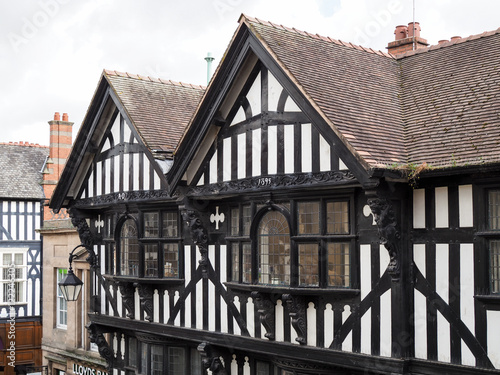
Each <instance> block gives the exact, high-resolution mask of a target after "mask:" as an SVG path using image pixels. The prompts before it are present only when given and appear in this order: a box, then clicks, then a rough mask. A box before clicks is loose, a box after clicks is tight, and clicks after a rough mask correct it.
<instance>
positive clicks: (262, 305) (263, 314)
mask: <svg viewBox="0 0 500 375" xmlns="http://www.w3.org/2000/svg"><path fill="white" fill-rule="evenodd" d="M251 295H252V298H253V300H254V303H255V306H257V312H258V313H259V319H260V323H261V324H262V325H263V326H264V328H265V329H266V334H265V335H264V336H265V337H267V338H268V339H269V340H271V341H273V340H275V338H276V335H275V332H276V321H275V315H276V314H275V312H274V307H275V305H274V302H273V301H271V299H270V298H269V297H268V296H266V295H263V294H262V293H259V292H252V294H251Z"/></svg>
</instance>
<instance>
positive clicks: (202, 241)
mask: <svg viewBox="0 0 500 375" xmlns="http://www.w3.org/2000/svg"><path fill="white" fill-rule="evenodd" d="M182 218H183V220H184V221H185V222H186V223H187V225H188V227H189V230H190V231H191V237H192V239H193V242H194V244H195V245H196V246H198V250H199V251H200V254H201V260H200V261H199V264H200V266H201V271H202V275H203V278H208V264H209V261H208V235H207V230H206V229H205V227H204V226H203V223H202V222H201V220H200V218H199V216H198V214H197V213H196V211H194V210H189V209H188V210H185V211H183V212H182Z"/></svg>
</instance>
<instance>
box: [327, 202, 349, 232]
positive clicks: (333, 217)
mask: <svg viewBox="0 0 500 375" xmlns="http://www.w3.org/2000/svg"><path fill="white" fill-rule="evenodd" d="M326 215H327V217H326V222H327V228H326V231H327V233H330V234H348V233H349V204H348V202H328V203H327V205H326Z"/></svg>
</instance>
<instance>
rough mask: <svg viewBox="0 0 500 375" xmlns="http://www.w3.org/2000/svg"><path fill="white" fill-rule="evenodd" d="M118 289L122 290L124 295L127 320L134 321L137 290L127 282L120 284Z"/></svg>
mask: <svg viewBox="0 0 500 375" xmlns="http://www.w3.org/2000/svg"><path fill="white" fill-rule="evenodd" d="M118 288H120V293H121V295H122V301H123V305H124V306H125V309H126V310H127V314H126V316H127V318H130V319H134V318H135V301H134V295H135V288H134V285H133V284H132V283H127V282H121V281H119V282H118Z"/></svg>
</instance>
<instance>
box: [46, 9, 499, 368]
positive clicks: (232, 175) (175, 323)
mask: <svg viewBox="0 0 500 375" xmlns="http://www.w3.org/2000/svg"><path fill="white" fill-rule="evenodd" d="M499 52H500V34H499V33H498V32H491V33H485V34H483V35H480V36H476V37H470V38H466V39H461V40H459V41H453V42H449V43H446V44H443V45H440V46H437V47H431V48H422V49H419V50H417V51H412V52H407V53H405V54H400V55H396V56H393V55H388V54H384V53H381V52H374V51H372V50H369V49H364V48H361V47H358V46H353V45H351V44H349V43H344V42H340V41H337V40H334V39H331V38H325V37H320V36H317V35H312V34H309V33H305V32H300V31H297V30H295V29H289V28H286V27H282V26H277V25H274V24H271V23H267V22H262V21H259V20H257V19H252V18H249V17H246V16H242V17H241V19H240V25H239V27H238V29H237V31H236V33H235V35H234V37H233V39H232V40H231V43H230V45H229V47H228V50H227V52H226V55H225V58H224V60H223V61H222V62H221V64H220V66H219V67H218V69H217V71H216V73H215V75H214V78H213V79H212V81H211V83H210V85H209V86H208V88H207V89H206V92H204V90H203V89H202V88H200V87H194V86H190V85H182V84H174V83H172V82H166V81H161V80H153V79H151V78H149V77H142V76H133V75H129V74H121V73H116V72H112V71H104V73H103V76H102V78H101V81H100V83H99V86H98V88H97V91H96V94H95V95H94V99H93V101H92V103H91V105H90V108H89V111H88V113H87V116H86V119H85V121H84V123H83V125H82V128H81V130H80V133H79V135H78V137H77V140H76V142H75V146H74V149H73V152H72V154H71V155H70V158H69V161H68V163H67V166H66V168H65V170H64V172H63V175H62V177H61V182H60V183H59V185H58V187H57V188H56V192H55V194H54V196H53V198H52V201H51V207H52V208H54V209H60V208H62V207H68V208H70V212H71V215H72V218H73V222H74V224H75V226H76V227H77V229H78V231H79V233H80V238H81V240H82V243H83V244H84V245H85V247H86V248H87V249H88V250H89V252H90V253H91V254H93V255H94V256H91V257H90V258H89V261H90V263H91V268H92V270H93V271H94V274H95V278H94V280H93V282H92V283H91V285H87V287H90V288H91V294H92V295H93V301H94V303H93V308H92V310H93V311H92V312H91V314H90V321H91V323H92V324H91V325H90V327H89V330H90V335H91V337H92V339H93V340H94V341H95V342H96V344H97V345H98V346H99V351H100V353H101V355H102V356H103V357H104V358H105V359H106V360H107V362H108V365H109V367H110V369H111V368H112V369H113V373H114V374H163V373H166V374H186V373H191V374H201V373H207V372H208V373H213V374H235V375H236V374H238V375H239V374H244V375H250V374H251V375H254V374H255V375H257V374H258V375H262V374H282V375H288V374H367V373H369V374H387V373H391V374H438V373H454V374H482V373H484V374H488V373H498V371H499V369H500V345H499V344H498V340H497V339H496V335H497V334H498V329H499V328H500V327H499V321H500V312H499V310H500V308H499V306H500V303H499V302H500V295H499V292H500V288H499V279H500V277H499V275H500V273H499V272H500V271H499V270H500V268H499V266H498V264H499V258H500V255H499V250H498V248H499V245H498V233H499V224H498V220H499V219H498V218H499V217H500V211H499V204H498V201H499V197H500V187H499V186H500V178H499V177H500V174H499V173H498V172H499V170H500V164H499V162H500V153H499V151H498V147H496V142H497V139H498V137H499V136H500V122H499V121H500V119H499V117H498V113H499V112H498V111H499V110H498V108H500V94H499V93H500V90H499V87H500V71H499V70H498V66H497V57H498V54H499ZM443 61H446V64H444V63H443ZM202 95H203V96H202Z"/></svg>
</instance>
